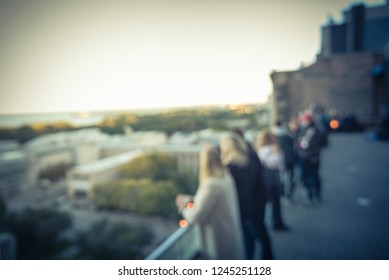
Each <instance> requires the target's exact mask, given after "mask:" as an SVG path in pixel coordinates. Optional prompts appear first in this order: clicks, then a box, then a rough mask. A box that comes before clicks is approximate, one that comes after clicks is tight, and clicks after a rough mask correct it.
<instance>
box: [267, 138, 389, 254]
mask: <svg viewBox="0 0 389 280" xmlns="http://www.w3.org/2000/svg"><path fill="white" fill-rule="evenodd" d="M367 136H368V135H367V133H357V134H351V133H350V134H332V135H330V146H329V147H328V148H327V149H326V150H324V151H323V156H322V165H321V178H322V182H323V187H322V189H323V203H322V204H320V205H317V206H304V205H303V204H302V203H296V204H288V203H286V202H285V201H283V212H284V217H285V221H286V223H287V224H288V225H289V226H290V227H291V229H292V230H291V231H289V232H275V231H273V230H272V229H271V230H270V233H271V238H272V242H273V249H274V254H275V258H276V259H283V260H288V259H289V260H290V259H291V260H308V259H313V260H320V259H322V260H323V259H324V260H341V259H350V260H357V259H363V260H369V259H373V260H376V259H385V260H387V259H389V142H371V141H369V140H368V137H367ZM300 198H301V192H300ZM269 229H270V227H269Z"/></svg>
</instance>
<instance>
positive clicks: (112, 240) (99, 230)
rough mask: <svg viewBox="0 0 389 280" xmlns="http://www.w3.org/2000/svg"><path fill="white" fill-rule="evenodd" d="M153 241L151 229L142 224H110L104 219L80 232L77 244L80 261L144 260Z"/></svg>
mask: <svg viewBox="0 0 389 280" xmlns="http://www.w3.org/2000/svg"><path fill="white" fill-rule="evenodd" d="M152 240H153V233H152V230H151V228H150V227H148V226H145V225H140V224H131V225H128V224H124V223H119V222H109V221H108V220H106V219H104V220H101V221H99V222H96V223H95V224H93V225H92V226H91V227H90V228H89V229H88V230H86V231H83V232H80V233H79V234H78V236H77V240H76V243H77V245H78V247H79V249H80V255H79V256H78V258H79V259H91V260H135V259H138V260H139V259H144V255H143V251H144V247H145V246H147V245H149V244H150V243H151V242H152Z"/></svg>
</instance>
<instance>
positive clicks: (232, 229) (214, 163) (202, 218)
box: [176, 147, 245, 260]
mask: <svg viewBox="0 0 389 280" xmlns="http://www.w3.org/2000/svg"><path fill="white" fill-rule="evenodd" d="M199 173H200V174H199V175H200V185H199V187H198V189H197V191H196V194H195V196H194V197H193V200H192V199H191V197H189V196H187V195H182V194H179V195H177V197H176V205H177V208H178V210H179V211H181V213H182V215H183V217H184V218H185V219H186V220H187V221H188V222H189V223H199V224H200V226H201V228H202V233H203V236H202V238H203V239H202V242H203V253H205V255H204V256H201V257H204V258H206V259H215V260H228V259H231V260H232V259H235V260H242V259H244V258H245V251H244V241H243V233H242V229H241V226H240V214H239V204H238V197H237V193H236V188H235V184H234V180H233V178H232V177H231V175H230V174H229V172H228V170H227V169H226V168H225V167H224V166H223V165H222V163H221V160H220V153H219V151H218V149H216V148H215V147H204V148H203V150H202V151H201V153H200V172H199Z"/></svg>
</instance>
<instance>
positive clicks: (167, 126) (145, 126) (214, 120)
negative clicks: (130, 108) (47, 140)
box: [0, 105, 266, 144]
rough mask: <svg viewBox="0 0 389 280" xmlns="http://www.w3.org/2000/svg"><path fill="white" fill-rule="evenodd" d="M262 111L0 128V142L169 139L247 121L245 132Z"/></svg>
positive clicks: (123, 115)
mask: <svg viewBox="0 0 389 280" xmlns="http://www.w3.org/2000/svg"><path fill="white" fill-rule="evenodd" d="M264 110H266V109H264V108H259V107H258V106H255V105H242V106H238V107H236V108H235V107H234V108H229V107H226V108H216V109H215V108H207V107H204V108H199V109H187V110H184V109H180V110H171V111H168V112H164V113H158V114H148V115H141V114H134V113H120V114H112V115H110V116H107V117H106V118H105V119H104V120H103V121H101V122H100V123H98V124H96V125H92V126H87V127H85V126H84V127H75V126H73V125H71V124H70V123H66V122H54V123H50V124H46V123H45V124H42V123H34V124H29V125H24V126H21V127H18V128H7V127H0V139H7V140H17V141H18V142H19V143H21V144H23V143H26V142H27V141H29V140H31V139H33V138H35V137H37V136H41V135H45V134H49V133H55V132H60V131H74V130H78V129H84V128H99V129H100V130H101V131H102V132H104V133H107V134H122V133H124V128H125V127H128V126H130V127H131V128H132V129H133V130H135V131H150V130H158V131H164V132H166V133H167V134H168V135H171V134H172V133H174V132H177V131H183V132H193V131H198V130H202V129H206V128H211V129H214V130H226V129H228V122H229V121H233V120H242V119H246V120H248V125H247V127H246V128H247V129H259V127H258V123H257V120H256V119H257V117H258V116H259V114H260V113H261V112H263V111H264Z"/></svg>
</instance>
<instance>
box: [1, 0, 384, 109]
mask: <svg viewBox="0 0 389 280" xmlns="http://www.w3.org/2000/svg"><path fill="white" fill-rule="evenodd" d="M140 2H141V3H140ZM359 2H363V3H368V4H374V5H377V4H382V3H383V2H384V1H378V0H375V1H359ZM351 3H355V1H352V0H339V1H335V0H332V1H326V2H323V1H303V0H296V1H293V2H291V1H288V2H287V1H281V0H278V1H271V2H270V3H269V2H268V1H252V0H244V1H232V0H231V1H176V0H164V1H155V0H150V1H103V2H98V3H97V2H94V1H83V2H82V3H80V2H78V1H75V2H66V3H50V2H47V1H38V2H29V1H21V2H20V1H19V2H18V3H12V1H11V2H8V1H0V23H1V24H0V42H1V44H2V49H1V51H0V59H1V61H2V63H1V64H0V73H1V75H0V113H1V114H9V113H45V112H50V113H57V112H77V111H80V112H81V111H101V110H131V109H153V108H156V109H157V108H173V107H190V106H201V105H225V104H244V103H262V102H265V101H266V99H267V98H268V96H269V94H270V93H271V81H270V73H271V71H272V70H294V69H296V68H298V67H300V66H301V65H302V64H304V65H309V64H312V63H313V62H314V61H315V56H316V54H317V53H318V52H319V51H320V27H321V26H322V25H324V24H326V23H327V22H328V18H329V17H330V16H331V17H333V18H334V20H335V21H341V20H342V15H341V14H342V10H344V9H346V8H348V7H349V6H350V4H351Z"/></svg>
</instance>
